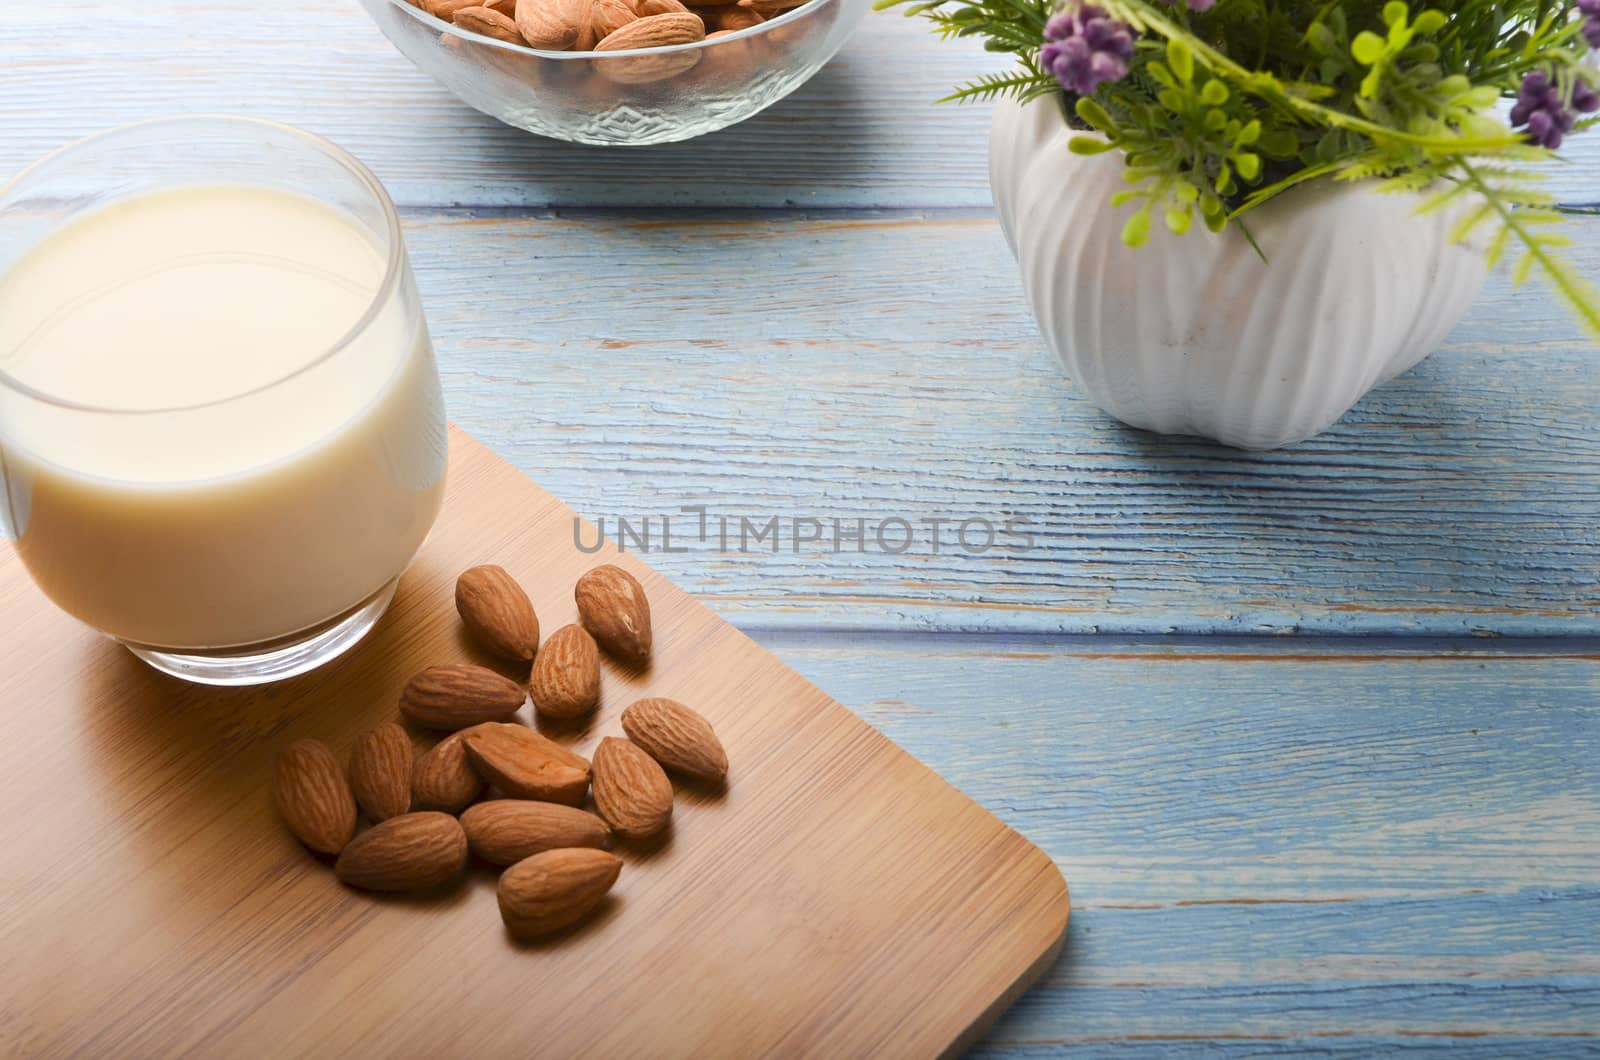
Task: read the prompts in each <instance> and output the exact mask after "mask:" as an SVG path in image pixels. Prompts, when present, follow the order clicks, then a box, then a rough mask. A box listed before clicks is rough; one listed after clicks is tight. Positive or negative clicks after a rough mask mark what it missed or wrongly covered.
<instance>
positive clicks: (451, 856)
mask: <svg viewBox="0 0 1600 1060" xmlns="http://www.w3.org/2000/svg"><path fill="white" fill-rule="evenodd" d="M466 863H467V835H466V833H465V832H463V831H462V830H461V823H460V822H459V821H457V820H456V819H455V818H454V817H451V816H450V815H449V814H447V813H408V814H404V815H402V816H400V817H391V818H389V819H388V820H387V821H384V822H383V823H382V824H377V825H374V826H373V827H371V828H369V829H367V830H366V831H365V832H362V833H361V834H360V835H358V836H356V837H355V838H354V839H352V840H351V841H350V845H349V846H347V847H345V848H344V853H342V854H340V855H339V861H338V864H336V865H335V866H334V872H335V873H336V874H337V875H338V877H339V879H340V880H342V881H344V882H345V883H346V884H348V885H350V886H351V887H359V888H360V889H361V890H364V891H424V890H427V889H428V888H430V887H437V886H439V885H440V884H441V883H444V882H445V881H446V880H449V879H450V878H452V877H453V876H455V875H456V873H458V872H460V871H461V868H462V866H464V865H465V864H466Z"/></svg>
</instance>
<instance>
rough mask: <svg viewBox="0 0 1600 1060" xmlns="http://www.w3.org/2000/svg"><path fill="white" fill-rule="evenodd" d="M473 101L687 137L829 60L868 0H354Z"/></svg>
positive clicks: (569, 127) (605, 136)
mask: <svg viewBox="0 0 1600 1060" xmlns="http://www.w3.org/2000/svg"><path fill="white" fill-rule="evenodd" d="M362 3H363V4H364V5H365V7H366V9H367V11H368V13H370V14H371V15H372V17H373V19H375V20H376V21H377V23H378V26H379V28H380V29H381V30H382V31H383V33H384V35H385V36H387V37H388V38H389V39H390V40H391V41H392V42H393V43H394V45H395V47H397V48H399V49H400V51H401V52H403V53H404V54H405V55H406V57H407V58H409V59H410V60H411V61H412V62H414V63H416V64H417V66H419V67H421V68H422V69H423V70H424V71H425V72H427V73H428V74H430V75H432V76H433V77H434V79H435V80H437V81H438V82H439V83H440V84H442V85H444V87H445V88H447V89H449V90H450V91H451V92H453V93H454V94H455V95H457V96H458V97H460V98H461V99H462V100H463V101H465V102H466V103H467V104H469V105H470V106H472V107H474V108H476V109H478V110H480V111H482V112H484V113H485V114H488V115H490V116H491V117H495V118H498V119H500V120H501V121H503V122H505V123H506V124H508V125H514V126H516V127H517V128H519V129H526V130H527V131H528V132H532V133H538V134H539V135H541V136H549V137H553V138H555V139H558V140H569V141H572V142H575V143H585V144H617V145H637V144H653V143H667V142H671V141H674V140H687V139H690V138H691V137H695V136H700V135H702V134H704V133H708V132H713V131H715V130H717V129H722V128H726V127H727V126H729V125H732V124H734V123H735V122H740V121H743V120H744V119H746V118H748V117H750V116H751V115H753V114H755V113H757V112H759V111H761V110H763V109H765V108H766V107H768V106H771V105H772V104H773V103H776V102H777V101H778V100H780V99H782V98H783V97H784V96H787V95H788V94H789V93H791V92H793V91H794V90H795V89H796V88H798V87H800V85H802V84H804V83H805V82H806V80H807V79H809V78H810V77H811V76H812V75H813V74H815V73H816V72H817V71H818V70H820V69H821V68H822V66H823V65H824V64H825V63H827V62H828V60H829V59H831V58H833V56H834V54H835V53H836V52H837V51H838V50H839V48H840V46H841V45H843V44H844V41H845V39H846V38H847V37H848V36H849V35H850V33H851V31H852V30H854V29H855V27H856V25H857V24H858V23H859V22H860V21H861V18H862V16H863V15H865V14H866V12H867V9H868V7H869V4H870V0H702V2H701V3H693V2H691V0H362Z"/></svg>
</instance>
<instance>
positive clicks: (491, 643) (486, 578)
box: [456, 566, 539, 662]
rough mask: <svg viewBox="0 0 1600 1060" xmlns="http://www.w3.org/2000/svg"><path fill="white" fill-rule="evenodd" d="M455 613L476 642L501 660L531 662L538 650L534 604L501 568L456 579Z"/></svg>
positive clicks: (479, 570)
mask: <svg viewBox="0 0 1600 1060" xmlns="http://www.w3.org/2000/svg"><path fill="white" fill-rule="evenodd" d="M456 612H457V613H458V614H460V615H461V622H462V624H463V625H465V626H466V627H467V630H468V631H469V632H470V633H471V634H472V635H473V637H474V638H476V639H477V641H478V643H479V644H482V645H483V646H484V647H485V648H487V649H488V650H489V651H491V652H493V653H494V654H496V655H498V656H500V657H501V658H503V659H514V660H516V661H518V662H532V661H533V656H534V653H535V652H537V651H538V650H539V616H538V615H536V614H535V613H534V610H533V602H532V601H531V600H529V599H528V594H527V593H525V592H523V591H522V586H520V585H518V584H517V580H516V579H515V578H513V577H512V576H511V575H510V574H508V573H507V572H506V570H505V568H503V567H493V566H487V567H473V568H472V569H471V570H469V571H465V572H463V573H462V575H461V577H459V578H457V579H456Z"/></svg>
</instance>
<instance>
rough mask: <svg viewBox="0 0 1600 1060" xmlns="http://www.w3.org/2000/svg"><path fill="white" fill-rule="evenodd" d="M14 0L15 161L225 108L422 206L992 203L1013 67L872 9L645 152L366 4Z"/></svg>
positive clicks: (3, 168) (1599, 160)
mask: <svg viewBox="0 0 1600 1060" xmlns="http://www.w3.org/2000/svg"><path fill="white" fill-rule="evenodd" d="M10 6H11V7H13V8H15V9H14V10H9V11H7V13H6V17H5V19H4V20H0V84H4V86H5V88H6V93H7V101H8V113H7V121H6V122H5V124H4V126H3V127H0V174H5V173H8V172H9V171H11V170H12V169H15V168H16V167H18V166H21V165H23V164H25V163H26V162H28V161H30V160H32V159H33V158H35V157H38V156H39V155H41V154H43V153H44V152H46V151H48V150H51V149H53V148H55V147H57V146H59V145H60V144H61V143H63V142H64V141H66V140H68V139H71V138H73V137H76V136H80V135H84V134H86V133H90V132H94V131H98V130H100V129H103V128H106V127H108V126H110V125H114V124H117V123H120V122H123V121H129V120H132V119H136V118H143V117H151V116H154V115H158V114H163V113H168V112H171V111H175V110H176V111H225V112H240V113H248V114H259V115H263V116H267V117H273V118H278V119H280V120H283V121H288V122H291V123H295V124H300V125H304V126H305V127H307V128H309V129H312V130H315V131H317V132H321V133H324V134H326V135H329V136H332V137H333V138H335V139H336V140H338V141H339V142H341V143H343V144H344V145H345V146H347V147H349V148H350V149H351V150H353V151H355V152H356V153H357V154H359V155H361V156H362V157H363V158H365V159H366V160H367V161H368V162H370V163H371V164H372V165H373V166H374V168H375V169H376V170H377V171H378V173H379V175H380V176H381V177H383V178H384V180H385V181H387V182H388V184H389V186H390V188H391V190H392V191H393V192H394V194H395V195H396V197H397V199H398V200H399V201H401V202H402V203H407V204H414V205H446V206H449V205H478V206H529V205H535V206H542V205H551V204H554V205H560V206H585V205H600V204H616V205H626V206H651V205H657V206H706V205H717V206H763V207H784V206H800V207H815V206H892V207H928V206H955V207H987V206H988V204H989V191H988V171H987V163H986V159H985V152H986V149H987V147H986V144H987V138H988V108H987V107H986V106H981V105H975V106H960V107H957V106H949V105H936V104H935V103H934V102H933V101H934V100H936V99H938V98H939V97H941V96H943V95H944V94H945V93H947V92H948V91H949V90H950V89H951V88H953V87H954V86H955V85H957V84H959V83H962V82H964V81H966V80H969V79H971V78H972V77H974V76H976V75H978V74H980V73H984V72H988V71H992V70H997V69H1003V68H1004V67H1005V66H1006V65H1007V61H1006V60H1005V59H1004V57H997V56H993V55H989V54H986V53H984V52H983V51H982V50H981V49H980V48H978V47H977V46H976V45H975V44H973V43H971V42H963V43H947V42H940V41H938V40H935V39H934V38H933V36H932V34H931V33H930V32H929V31H928V28H927V26H926V24H925V23H923V22H921V21H912V20H908V19H905V18H902V17H900V15H899V14H897V13H894V12H884V13H879V14H874V15H869V16H868V21H867V23H866V25H865V26H864V27H863V30H862V32H861V33H860V34H859V35H858V36H857V37H856V39H855V40H853V41H852V42H851V43H850V44H849V45H847V46H846V48H845V50H844V52H843V53H842V54H841V56H840V58H839V60H838V61H837V62H835V63H834V64H833V65H832V66H830V67H828V68H827V69H825V70H824V71H823V72H822V73H821V74H819V75H818V76H817V78H816V79H815V80H814V81H812V82H811V83H810V84H809V85H807V86H805V87H803V88H802V89H801V90H800V91H799V92H797V93H796V94H795V95H794V96H792V97H791V98H790V99H789V100H787V101H785V102H783V103H780V104H779V105H777V106H776V107H774V108H772V109H771V110H770V111H768V112H766V113H765V114H763V115H761V116H759V117H757V118H755V119H754V120H752V121H750V122H748V123H746V124H744V125H742V126H739V127H737V128H735V129H733V130H729V131H727V132H724V133H721V134H718V135H716V136H714V137H711V138H708V139H702V140H699V141H695V142H691V143H687V144H673V145H667V146H664V147H658V148H651V149H648V153H647V154H645V155H641V154H639V153H637V152H634V151H625V150H623V151H616V150H612V151H608V150H603V149H593V148H581V147H574V146H571V145H566V144H559V143H555V142H553V141H548V140H542V139H539V138H537V137H532V136H529V135H527V134H525V133H522V132H520V131H518V130H515V129H511V128H508V127H506V126H502V125H500V124H499V123H497V122H495V121H493V120H492V119H489V118H486V117H483V116H482V115H479V114H477V113H476V112H475V111H472V110H470V109H468V108H467V107H466V106H464V105H462V104H460V103H457V102H456V101H455V99H454V97H452V96H450V95H449V94H448V93H447V92H446V91H445V90H443V89H442V88H439V87H438V86H437V85H435V84H434V83H433V82H432V81H431V80H430V79H428V78H427V77H426V76H425V75H423V74H422V73H420V72H419V71H417V70H416V69H415V68H414V67H412V65H411V64H410V63H409V62H408V61H407V60H406V59H405V58H404V57H402V56H401V55H399V54H398V53H397V52H395V51H394V49H393V48H391V47H390V46H389V44H388V42H387V41H385V40H384V39H383V37H382V36H381V34H379V33H378V31H377V29H376V27H375V26H374V25H373V24H372V22H371V21H370V20H369V19H368V18H367V16H366V14H365V13H364V12H363V11H361V10H360V8H359V6H358V5H357V4H356V3H355V2H354V0H347V2H344V3H328V2H326V0H288V2H282V3H278V2H274V3H261V2H259V0H164V2H162V3H159V4H142V5H130V4H127V3H122V2H119V0H78V2H74V3H71V4H26V5H24V4H14V5H10ZM85 27H93V32H87V31H86V29H85ZM107 41H115V42H116V46H115V47H107V46H106V42H107ZM645 159H648V165H645V164H642V163H643V161H644V160H645ZM1571 159H1572V163H1571V164H1570V165H1566V166H1558V167H1554V168H1553V170H1552V183H1551V187H1552V189H1553V190H1555V191H1556V192H1557V193H1558V194H1559V195H1561V196H1562V197H1563V198H1564V199H1566V200H1568V201H1578V202H1594V201H1596V200H1600V191H1597V190H1596V189H1597V188H1600V176H1597V174H1600V135H1596V134H1590V135H1588V136H1582V137H1574V138H1573V141H1572V144H1571Z"/></svg>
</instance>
